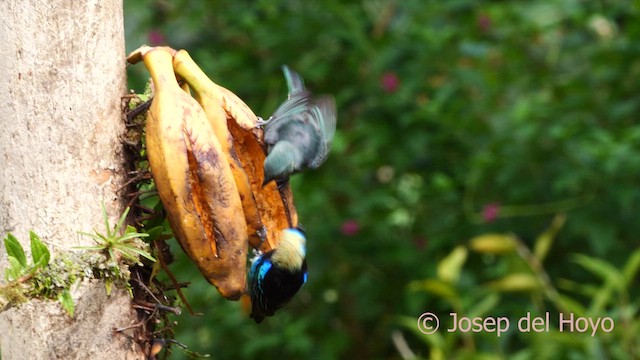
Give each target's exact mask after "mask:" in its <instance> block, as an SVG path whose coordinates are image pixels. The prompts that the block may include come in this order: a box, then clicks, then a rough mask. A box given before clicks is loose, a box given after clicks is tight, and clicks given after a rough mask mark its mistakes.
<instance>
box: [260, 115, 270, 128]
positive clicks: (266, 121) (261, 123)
mask: <svg viewBox="0 0 640 360" xmlns="http://www.w3.org/2000/svg"><path fill="white" fill-rule="evenodd" d="M269 120H271V118H268V119H267V120H265V119H263V118H261V117H260V116H258V121H257V123H256V124H257V126H260V127H262V126H265V125H266V124H267V123H268V122H269Z"/></svg>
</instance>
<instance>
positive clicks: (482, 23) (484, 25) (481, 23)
mask: <svg viewBox="0 0 640 360" xmlns="http://www.w3.org/2000/svg"><path fill="white" fill-rule="evenodd" d="M478 28H479V29H480V31H482V32H488V31H489V30H491V18H490V17H489V16H487V15H484V14H483V15H480V16H478Z"/></svg>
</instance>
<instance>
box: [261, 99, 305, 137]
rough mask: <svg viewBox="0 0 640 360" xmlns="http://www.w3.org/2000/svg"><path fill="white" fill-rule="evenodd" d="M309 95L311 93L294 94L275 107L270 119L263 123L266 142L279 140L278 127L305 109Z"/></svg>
mask: <svg viewBox="0 0 640 360" xmlns="http://www.w3.org/2000/svg"><path fill="white" fill-rule="evenodd" d="M310 97H311V93H308V92H301V93H298V94H295V95H293V96H291V97H290V98H289V99H288V100H286V101H285V102H283V103H282V105H280V107H278V109H276V112H275V113H273V116H271V119H270V120H269V121H267V122H266V124H265V125H264V140H265V142H266V143H267V144H274V143H276V142H277V141H278V140H279V139H278V131H279V129H280V127H281V126H282V125H285V124H287V123H288V122H289V121H291V120H292V119H291V118H292V117H293V116H295V115H297V114H303V113H304V112H305V111H306V110H307V108H308V106H309V101H310Z"/></svg>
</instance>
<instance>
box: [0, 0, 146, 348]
mask: <svg viewBox="0 0 640 360" xmlns="http://www.w3.org/2000/svg"><path fill="white" fill-rule="evenodd" d="M0 14H1V15H0V44H2V47H3V48H2V51H1V52H0V101H1V104H2V105H1V106H2V117H1V118H0V124H1V128H0V171H1V174H0V226H1V228H0V236H2V237H4V236H5V235H6V233H7V232H12V233H13V234H14V235H15V236H16V237H17V238H18V239H19V240H21V241H22V243H23V245H24V247H25V249H28V248H29V244H28V238H29V237H28V232H29V230H33V231H35V232H36V233H37V234H39V235H40V236H41V237H42V240H43V241H44V242H45V243H46V244H47V245H48V247H49V248H50V249H52V252H53V254H54V256H55V253H56V252H60V251H66V250H69V249H70V248H72V247H74V246H78V245H92V243H91V239H90V238H87V237H82V236H79V235H78V231H86V232H91V230H92V229H93V228H96V229H98V230H104V229H103V225H102V220H101V202H102V201H104V203H105V204H106V208H107V211H108V213H109V215H110V219H111V223H112V224H113V223H114V222H115V221H116V219H117V217H118V216H119V214H121V212H122V211H123V202H122V201H121V199H119V198H118V196H117V194H116V190H117V189H118V188H119V186H120V185H121V184H122V183H123V181H124V174H125V171H124V160H123V155H122V146H121V140H120V135H121V134H122V133H123V130H124V129H123V124H122V118H121V112H120V102H121V100H120V98H121V96H122V95H123V94H125V92H126V83H125V61H124V57H125V54H124V30H123V14H122V0H86V1H85V0H83V1H65V0H49V1H35V0H27V1H24V0H0ZM0 249H1V250H0V272H1V273H2V274H3V273H4V267H6V254H5V252H4V249H3V247H2V248H0ZM0 275H1V274H0ZM72 296H73V298H74V300H75V302H76V310H75V316H74V318H71V317H69V315H67V313H66V312H65V311H64V310H62V308H61V306H60V304H59V303H58V302H55V301H47V300H31V301H29V302H27V303H26V304H22V305H19V306H16V307H13V308H11V309H9V310H7V311H5V312H3V313H1V314H0V352H1V355H2V359H3V360H11V359H93V360H95V359H142V358H144V356H143V352H142V349H141V347H140V346H139V345H138V344H137V343H136V342H135V341H134V340H133V337H132V334H131V333H130V332H129V333H127V332H125V333H114V331H113V329H114V328H117V327H124V326H127V325H131V324H133V323H135V322H136V321H137V318H136V314H135V311H134V310H133V309H132V307H131V299H130V297H129V294H128V292H127V291H125V290H116V289H114V291H113V292H112V293H111V295H110V296H107V294H106V291H105V285H104V284H103V283H101V282H99V281H93V282H88V281H85V282H83V283H81V284H78V286H76V287H74V288H73V290H72Z"/></svg>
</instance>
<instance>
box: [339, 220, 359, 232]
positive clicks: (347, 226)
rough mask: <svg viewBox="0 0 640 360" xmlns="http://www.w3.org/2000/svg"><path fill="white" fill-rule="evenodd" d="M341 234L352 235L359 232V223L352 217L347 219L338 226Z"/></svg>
mask: <svg viewBox="0 0 640 360" xmlns="http://www.w3.org/2000/svg"><path fill="white" fill-rule="evenodd" d="M340 232H341V233H342V235H346V236H353V235H356V234H357V233H359V232H360V224H359V223H358V222H357V221H356V220H353V219H350V220H347V221H345V222H343V223H342V225H341V226H340Z"/></svg>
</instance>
